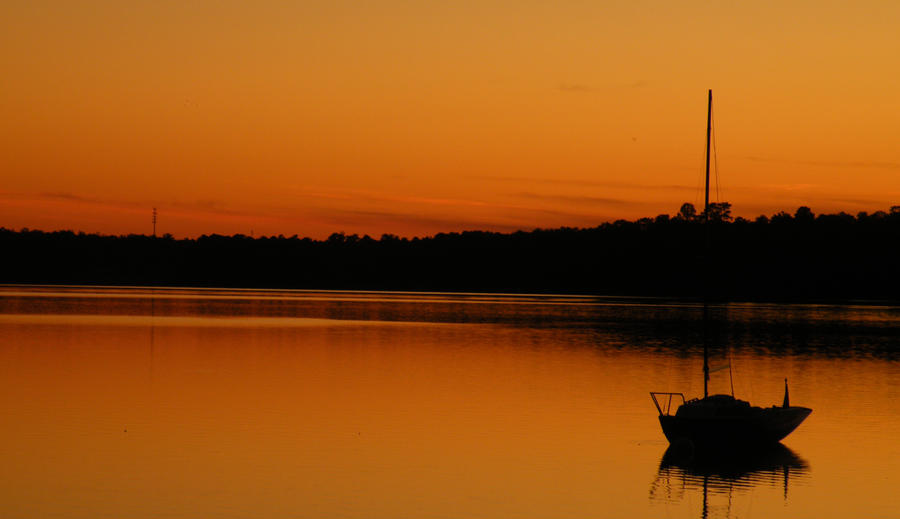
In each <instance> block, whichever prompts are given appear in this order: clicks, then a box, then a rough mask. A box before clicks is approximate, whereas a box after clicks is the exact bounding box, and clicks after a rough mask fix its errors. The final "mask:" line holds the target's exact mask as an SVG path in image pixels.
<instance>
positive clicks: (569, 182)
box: [469, 175, 697, 191]
mask: <svg viewBox="0 0 900 519" xmlns="http://www.w3.org/2000/svg"><path fill="white" fill-rule="evenodd" d="M469 178H473V179H476V180H486V181H491V182H509V183H518V184H527V183H531V184H544V185H558V186H579V187H605V188H615V189H636V190H641V191H646V190H651V189H652V190H658V191H671V190H678V191H696V190H697V186H688V185H683V184H657V185H648V184H638V183H634V182H610V181H599V180H581V179H566V178H541V177H516V176H512V177H505V176H490V175H480V176H470V177H469Z"/></svg>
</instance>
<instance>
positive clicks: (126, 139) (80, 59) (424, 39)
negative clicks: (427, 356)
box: [0, 0, 900, 238]
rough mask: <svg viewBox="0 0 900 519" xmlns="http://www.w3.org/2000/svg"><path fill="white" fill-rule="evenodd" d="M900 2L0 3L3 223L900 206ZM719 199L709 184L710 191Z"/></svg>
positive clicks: (424, 228) (370, 219)
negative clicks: (705, 180)
mask: <svg viewBox="0 0 900 519" xmlns="http://www.w3.org/2000/svg"><path fill="white" fill-rule="evenodd" d="M898 27H900V2H896V1H894V0H890V1H872V0H864V1H859V2H852V3H851V2H828V1H822V0H818V1H815V2H812V1H811V2H805V1H792V2H782V1H777V2H776V1H773V2H767V1H754V2H736V1H722V2H666V1H629V2H608V1H600V0H595V1H574V0H560V1H556V2H534V1H529V0H516V1H501V0H479V1H472V2H470V1H466V0H457V1H452V2H449V1H448V2H439V1H415V0H380V1H372V2H368V1H361V0H357V1H342V0H327V1H317V0H308V1H275V0H258V1H255V2H244V1H229V0H219V1H193V2H191V1H185V0H178V1H164V0H157V1H153V2H150V1H147V2H143V1H127V2H123V1H119V0H115V1H113V0H111V1H72V0H67V1H40V0H25V1H20V0H5V1H4V2H3V3H2V5H0V68H2V70H3V73H2V74H0V94H2V95H0V121H2V122H0V175H2V183H0V226H2V227H6V228H12V229H19V228H23V227H28V228H32V229H43V230H55V229H73V230H83V231H86V232H102V233H112V234H124V233H147V234H149V233H150V232H151V230H152V227H151V211H152V208H153V207H157V208H158V209H159V215H160V216H159V226H158V232H159V233H172V234H174V235H175V236H176V237H184V236H197V235H201V234H209V233H220V234H232V233H244V234H249V233H250V232H251V231H252V232H254V234H255V235H271V234H285V235H292V234H298V235H300V236H310V237H316V238H323V237H326V236H328V235H329V234H331V233H332V232H345V233H359V234H370V235H372V236H374V237H378V236H380V235H381V234H382V233H393V234H398V235H404V236H422V235H428V234H434V233H436V232H442V231H460V230H465V229H484V230H497V231H512V230H517V229H524V230H530V229H534V228H536V227H543V228H552V227H559V226H578V227H585V226H595V225H597V224H599V223H602V222H604V221H610V220H615V219H618V218H626V219H634V218H639V217H643V216H656V215H657V214H660V213H669V214H674V213H675V212H676V211H677V210H678V207H679V206H680V205H681V203H682V202H685V201H688V202H694V203H698V204H699V203H702V196H701V191H700V190H701V182H702V174H703V151H704V133H705V122H706V121H705V120H706V91H707V89H708V88H711V89H712V90H713V94H714V96H715V116H716V125H717V132H716V134H717V149H718V166H719V175H720V178H721V186H720V190H719V191H720V199H721V200H725V201H729V202H731V203H732V204H733V207H734V213H735V214H736V215H740V216H745V217H754V216H756V215H758V214H761V213H766V214H772V213H774V212H777V211H781V210H786V211H789V212H793V211H794V210H796V208H797V207H798V206H800V205H808V206H810V207H811V208H812V209H813V211H814V212H816V213H821V212H838V211H847V212H850V213H854V214H855V213H856V212H858V211H869V212H872V211H876V210H887V209H888V208H889V207H890V206H891V205H898V204H900V66H898V65H897V63H898V56H900V36H898ZM713 198H714V199H715V195H714V197H713Z"/></svg>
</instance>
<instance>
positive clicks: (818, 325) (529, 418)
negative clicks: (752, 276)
mask: <svg viewBox="0 0 900 519" xmlns="http://www.w3.org/2000/svg"><path fill="white" fill-rule="evenodd" d="M713 314H714V325H713V327H712V331H713V339H714V341H715V343H716V345H717V346H716V353H715V355H714V359H713V362H712V363H713V367H716V366H717V365H724V364H726V363H727V362H729V359H730V362H731V364H732V367H733V373H734V388H735V393H736V395H737V396H738V397H739V398H744V399H748V400H750V401H751V402H753V403H755V404H758V405H772V404H775V403H780V402H781V398H782V391H783V382H782V380H783V378H784V377H787V378H788V379H789V381H790V387H791V401H792V403H794V404H795V405H805V406H808V407H812V408H813V409H814V411H813V414H812V415H811V416H810V417H809V419H807V421H806V422H805V423H804V424H803V425H802V426H801V427H800V428H799V429H798V430H797V431H796V432H794V433H793V434H792V435H791V436H789V437H788V438H787V439H786V440H785V442H784V445H785V447H784V448H782V449H780V450H777V451H774V452H772V453H769V454H768V455H767V456H766V457H764V458H759V457H757V458H753V459H749V460H745V461H742V462H740V463H734V462H732V463H725V464H723V463H719V462H717V460H683V459H677V458H675V459H672V458H671V457H670V456H666V455H665V453H666V447H667V443H666V441H665V439H664V438H663V436H662V433H661V432H660V430H659V424H658V422H657V419H656V410H655V408H654V407H653V404H652V402H651V401H650V398H649V395H648V392H649V391H683V392H685V393H686V394H688V396H696V395H697V394H698V393H699V392H702V378H701V375H700V373H701V363H702V360H701V358H700V355H699V351H700V350H699V349H698V344H700V330H699V326H698V322H699V318H700V311H699V310H698V308H697V306H696V305H693V304H687V303H678V302H672V301H665V300H653V299H628V298H614V299H598V298H582V297H541V296H533V297H531V296H494V295H490V296H486V295H478V294H404V293H389V294H383V293H365V292H297V291H236V290H171V289H167V290H163V289H157V290H149V289H86V288H54V287H44V288H22V287H0V401H2V409H0V410H2V414H0V416H2V427H0V459H2V463H0V516H3V517H92V518H94V517H130V518H139V517H179V518H181V517H184V518H188V517H191V518H193V517H350V518H394V517H428V518H432V517H454V518H455V517H485V518H507V517H516V518H550V517H552V518H558V517H637V518H640V517H702V516H703V515H704V514H706V516H707V517H841V518H844V517H857V516H864V517H898V516H900V497H898V496H900V441H898V439H900V383H898V380H900V344H898V335H900V334H898V328H900V326H898V324H900V308H898V307H885V306H867V305H855V306H817V305H805V306H799V305H728V306H724V307H719V308H715V309H714V311H713ZM712 390H714V391H716V392H728V391H729V379H728V370H727V369H726V370H722V371H719V372H717V373H715V374H714V375H713V381H712Z"/></svg>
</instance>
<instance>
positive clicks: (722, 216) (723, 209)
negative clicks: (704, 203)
mask: <svg viewBox="0 0 900 519" xmlns="http://www.w3.org/2000/svg"><path fill="white" fill-rule="evenodd" d="M704 212H705V211H704ZM709 221H711V222H730V221H731V204H730V203H728V202H712V203H710V204H709Z"/></svg>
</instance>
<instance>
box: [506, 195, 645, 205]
mask: <svg viewBox="0 0 900 519" xmlns="http://www.w3.org/2000/svg"><path fill="white" fill-rule="evenodd" d="M515 196H517V197H521V198H529V199H533V200H545V201H548V202H561V203H564V204H577V205H592V206H594V205H601V206H604V205H616V206H623V205H637V202H635V201H633V200H625V199H622V198H606V197H601V196H582V195H545V194H540V193H517V194H516V195H515Z"/></svg>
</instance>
